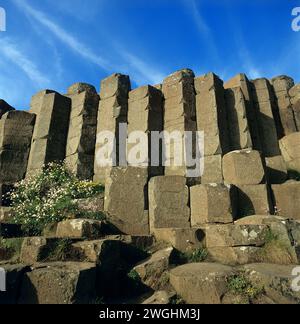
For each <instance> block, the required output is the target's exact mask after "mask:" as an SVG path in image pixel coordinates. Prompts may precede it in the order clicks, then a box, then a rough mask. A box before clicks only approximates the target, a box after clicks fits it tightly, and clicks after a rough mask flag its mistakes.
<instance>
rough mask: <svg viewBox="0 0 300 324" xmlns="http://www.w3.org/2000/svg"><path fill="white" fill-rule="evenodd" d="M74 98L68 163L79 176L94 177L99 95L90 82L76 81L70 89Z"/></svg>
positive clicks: (67, 152) (81, 177)
mask: <svg viewBox="0 0 300 324" xmlns="http://www.w3.org/2000/svg"><path fill="white" fill-rule="evenodd" d="M68 97H69V98H71V100H72V107H71V114H70V124H69V131H68V138H67V148H66V163H67V165H68V166H69V167H70V169H71V170H72V171H73V172H74V174H76V176H77V177H78V178H80V179H92V178H93V175H94V159H95V145H96V131H97V114H98V106H99V96H98V94H97V93H96V89H95V88H94V87H93V86H91V85H88V84H84V83H76V84H74V85H72V86H71V87H70V88H69V89H68Z"/></svg>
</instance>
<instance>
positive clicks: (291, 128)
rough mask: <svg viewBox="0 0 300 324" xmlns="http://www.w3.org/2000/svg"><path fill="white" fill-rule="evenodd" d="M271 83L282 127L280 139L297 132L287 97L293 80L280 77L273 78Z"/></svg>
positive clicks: (290, 104)
mask: <svg viewBox="0 0 300 324" xmlns="http://www.w3.org/2000/svg"><path fill="white" fill-rule="evenodd" d="M271 83H272V85H273V89H274V94H275V99H276V104H277V107H278V111H279V116H280V121H281V127H282V135H281V136H280V137H282V136H284V135H289V134H291V133H294V132H296V131H297V128H296V123H295V116H294V111H293V106H292V103H291V98H290V95H289V90H290V89H291V88H292V87H293V86H294V80H293V79H292V78H290V77H288V76H285V75H281V76H278V77H276V78H273V79H272V80H271Z"/></svg>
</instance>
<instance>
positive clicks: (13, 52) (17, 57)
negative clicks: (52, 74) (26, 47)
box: [0, 38, 50, 87]
mask: <svg viewBox="0 0 300 324" xmlns="http://www.w3.org/2000/svg"><path fill="white" fill-rule="evenodd" d="M0 48H1V51H0V56H4V57H5V58H6V59H7V60H9V61H10V62H11V63H13V64H15V65H16V66H17V67H18V68H20V69H21V70H22V71H23V72H24V73H25V74H26V75H27V77H28V78H29V79H30V80H31V81H33V82H34V83H35V84H36V85H38V86H41V87H44V86H45V85H46V84H48V83H49V82H50V81H49V79H48V78H47V77H46V76H45V75H43V74H42V73H41V72H40V71H39V69H38V67H37V66H36V65H35V63H34V62H32V61H31V60H30V59H29V58H28V57H26V56H25V55H24V54H23V51H22V50H20V49H19V48H18V46H17V44H16V43H14V42H13V41H12V40H10V39H9V38H2V39H1V38H0Z"/></svg>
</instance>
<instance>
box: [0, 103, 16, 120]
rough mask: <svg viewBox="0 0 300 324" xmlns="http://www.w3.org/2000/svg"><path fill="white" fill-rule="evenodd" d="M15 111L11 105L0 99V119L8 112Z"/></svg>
mask: <svg viewBox="0 0 300 324" xmlns="http://www.w3.org/2000/svg"><path fill="white" fill-rule="evenodd" d="M12 110H15V108H13V107H12V106H11V105H9V104H8V103H7V102H6V101H5V100H3V99H0V118H1V117H2V116H3V115H4V114H5V113H7V112H8V111H12Z"/></svg>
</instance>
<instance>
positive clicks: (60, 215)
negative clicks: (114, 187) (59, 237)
mask: <svg viewBox="0 0 300 324" xmlns="http://www.w3.org/2000/svg"><path fill="white" fill-rule="evenodd" d="M103 191H104V188H103V186H102V185H99V184H95V183H93V182H90V181H80V180H78V179H77V178H76V176H75V175H73V174H72V173H71V172H70V171H69V170H68V168H67V167H66V166H65V165H64V164H57V163H51V164H48V165H47V166H45V167H44V168H43V170H42V171H40V172H38V173H36V174H35V175H33V176H30V177H28V178H26V179H25V180H22V181H20V182H18V183H17V184H16V185H15V188H14V190H13V191H12V192H10V193H9V198H10V200H11V203H12V209H13V215H14V216H13V221H14V222H15V223H17V224H21V225H22V227H23V230H24V231H25V233H26V234H28V235H40V234H41V232H42V230H43V229H44V228H45V226H46V225H48V224H52V223H56V222H60V221H62V220H64V219H66V218H68V215H69V214H70V213H72V214H73V215H74V214H75V215H76V213H80V210H79V208H78V206H77V204H76V203H75V202H74V200H75V199H82V198H90V197H93V196H95V195H97V194H100V193H102V192H103ZM92 216H97V218H99V215H92ZM101 217H103V215H101Z"/></svg>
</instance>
